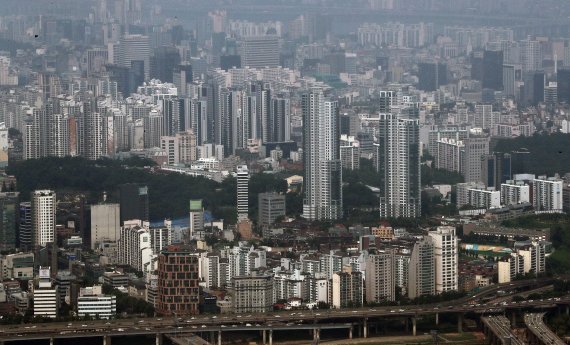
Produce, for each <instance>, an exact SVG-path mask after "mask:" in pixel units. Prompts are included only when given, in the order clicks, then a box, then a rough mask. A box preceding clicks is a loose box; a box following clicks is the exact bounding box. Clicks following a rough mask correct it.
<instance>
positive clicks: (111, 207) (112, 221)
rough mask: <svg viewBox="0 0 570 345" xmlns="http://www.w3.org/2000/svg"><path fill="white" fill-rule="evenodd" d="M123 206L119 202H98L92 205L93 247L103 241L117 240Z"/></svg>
mask: <svg viewBox="0 0 570 345" xmlns="http://www.w3.org/2000/svg"><path fill="white" fill-rule="evenodd" d="M120 214H121V207H120V205H119V204H98V205H92V206H91V249H95V248H97V246H98V244H99V243H101V242H108V241H109V242H115V241H117V240H118V239H119V230H120V229H121V217H120Z"/></svg>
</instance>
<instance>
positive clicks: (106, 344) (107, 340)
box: [103, 335, 111, 345]
mask: <svg viewBox="0 0 570 345" xmlns="http://www.w3.org/2000/svg"><path fill="white" fill-rule="evenodd" d="M103 345H111V336H110V335H104V336H103Z"/></svg>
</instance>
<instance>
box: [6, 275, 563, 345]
mask: <svg viewBox="0 0 570 345" xmlns="http://www.w3.org/2000/svg"><path fill="white" fill-rule="evenodd" d="M551 283H552V282H551V281H550V280H542V281H536V280H527V281H518V282H513V283H509V284H498V285H496V286H492V287H489V288H487V289H484V290H482V291H480V292H479V293H477V294H475V295H473V296H468V297H464V298H461V299H457V300H453V301H449V302H445V303H440V304H429V305H407V306H399V307H398V306H386V307H375V308H356V309H339V310H313V311H311V310H302V311H289V312H272V313H265V314H252V315H250V314H220V315H214V316H211V315H210V316H207V315H200V316H192V317H190V316H188V317H181V318H175V317H165V318H138V319H118V320H112V321H104V320H97V321H74V322H69V323H61V322H59V323H55V322H54V323H43V324H32V325H10V326H5V327H3V328H2V329H0V342H14V343H15V344H17V343H22V342H23V341H26V340H38V339H45V340H49V342H50V344H52V345H53V344H55V343H56V342H57V339H66V338H84V337H102V338H103V344H104V345H110V344H111V339H112V337H121V336H130V335H155V336H156V344H157V345H160V344H161V343H162V339H163V336H164V335H172V334H174V335H176V334H182V333H197V332H217V333H218V340H219V341H218V343H221V339H222V336H223V332H228V331H240V330H257V331H261V332H263V334H264V335H265V339H268V340H269V343H270V344H271V339H272V334H273V332H274V331H288V330H301V329H308V330H312V333H313V338H314V339H317V338H318V336H319V335H320V332H321V330H326V329H335V328H336V329H338V328H342V329H346V330H347V335H348V336H349V338H350V337H352V334H353V330H357V331H358V334H359V335H361V336H363V337H367V336H368V328H369V323H370V322H373V321H374V320H376V319H378V318H400V319H404V320H405V322H406V323H408V322H409V321H411V323H412V334H413V335H416V323H417V320H418V319H419V318H420V317H421V316H424V315H435V320H436V324H437V323H438V321H439V314H454V315H457V320H458V331H459V332H461V331H462V325H463V317H464V315H465V314H466V313H474V314H479V315H482V316H485V315H489V314H499V313H505V312H506V311H509V312H520V311H521V310H530V309H532V310H536V309H538V310H540V311H543V310H548V309H551V308H556V307H561V306H565V307H566V312H569V311H570V309H568V308H569V307H568V306H569V305H570V296H565V297H563V298H550V299H548V300H536V301H532V300H525V301H522V302H506V301H503V302H501V303H499V302H495V303H493V301H490V302H488V303H479V304H477V301H478V299H479V298H482V297H485V296H489V295H492V294H496V293H497V291H500V290H503V291H509V290H516V289H520V288H525V287H533V288H538V289H541V288H543V287H544V286H546V285H549V284H551Z"/></svg>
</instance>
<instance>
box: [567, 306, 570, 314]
mask: <svg viewBox="0 0 570 345" xmlns="http://www.w3.org/2000/svg"><path fill="white" fill-rule="evenodd" d="M566 315H570V305H567V306H566Z"/></svg>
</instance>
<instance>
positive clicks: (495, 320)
mask: <svg viewBox="0 0 570 345" xmlns="http://www.w3.org/2000/svg"><path fill="white" fill-rule="evenodd" d="M481 321H482V322H483V325H484V327H483V330H484V332H485V336H486V337H487V338H489V339H490V340H491V344H493V345H524V344H525V342H524V341H523V340H522V339H520V338H519V337H518V336H517V335H516V334H515V333H514V332H513V331H512V329H511V322H510V321H509V319H507V318H506V317H505V316H503V315H497V316H492V315H491V316H484V317H482V318H481Z"/></svg>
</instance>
